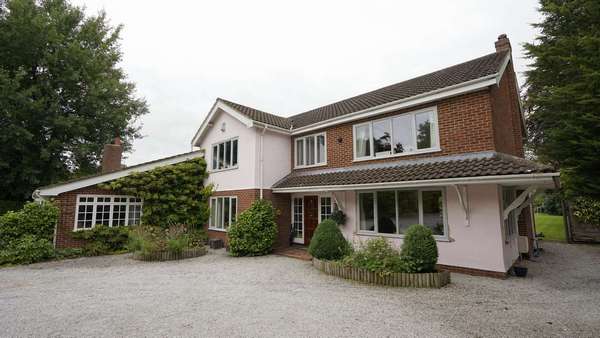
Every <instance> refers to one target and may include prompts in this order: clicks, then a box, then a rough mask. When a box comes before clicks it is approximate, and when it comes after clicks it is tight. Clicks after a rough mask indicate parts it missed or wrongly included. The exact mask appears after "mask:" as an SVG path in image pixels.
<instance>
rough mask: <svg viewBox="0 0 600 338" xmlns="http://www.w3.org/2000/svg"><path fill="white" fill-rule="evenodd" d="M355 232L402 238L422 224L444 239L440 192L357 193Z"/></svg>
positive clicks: (391, 191) (443, 214) (423, 190)
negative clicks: (356, 230) (357, 230)
mask: <svg viewBox="0 0 600 338" xmlns="http://www.w3.org/2000/svg"><path fill="white" fill-rule="evenodd" d="M358 213H359V218H358V219H359V225H358V226H359V231H361V232H374V233H380V234H395V235H402V234H404V233H405V232H406V230H407V229H408V227H409V226H411V225H413V224H423V225H425V226H427V227H429V228H431V230H432V232H433V234H434V235H435V236H445V235H446V232H447V230H446V222H445V212H444V191H443V190H442V189H415V190H382V191H370V192H359V193H358Z"/></svg>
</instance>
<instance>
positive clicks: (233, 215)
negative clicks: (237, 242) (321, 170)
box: [208, 196, 237, 230]
mask: <svg viewBox="0 0 600 338" xmlns="http://www.w3.org/2000/svg"><path fill="white" fill-rule="evenodd" d="M236 219H237V197H235V196H225V197H211V198H210V218H209V219H208V228H209V229H213V230H227V228H228V227H229V226H230V225H231V224H232V223H234V222H235V221H236Z"/></svg>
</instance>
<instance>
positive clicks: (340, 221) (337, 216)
mask: <svg viewBox="0 0 600 338" xmlns="http://www.w3.org/2000/svg"><path fill="white" fill-rule="evenodd" d="M330 219H332V220H333V221H334V222H335V223H337V225H344V224H346V214H345V213H344V212H343V211H342V210H339V209H336V210H334V211H333V212H332V213H331V218H330Z"/></svg>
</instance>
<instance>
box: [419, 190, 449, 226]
mask: <svg viewBox="0 0 600 338" xmlns="http://www.w3.org/2000/svg"><path fill="white" fill-rule="evenodd" d="M422 196H423V197H422V198H423V225H425V226H428V227H430V228H431V231H433V234H434V235H443V234H444V213H443V201H442V192H441V191H423V192H422Z"/></svg>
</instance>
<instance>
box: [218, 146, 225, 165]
mask: <svg viewBox="0 0 600 338" xmlns="http://www.w3.org/2000/svg"><path fill="white" fill-rule="evenodd" d="M224 167H225V145H224V144H223V143H220V144H219V169H223V168H224Z"/></svg>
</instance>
